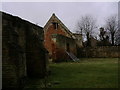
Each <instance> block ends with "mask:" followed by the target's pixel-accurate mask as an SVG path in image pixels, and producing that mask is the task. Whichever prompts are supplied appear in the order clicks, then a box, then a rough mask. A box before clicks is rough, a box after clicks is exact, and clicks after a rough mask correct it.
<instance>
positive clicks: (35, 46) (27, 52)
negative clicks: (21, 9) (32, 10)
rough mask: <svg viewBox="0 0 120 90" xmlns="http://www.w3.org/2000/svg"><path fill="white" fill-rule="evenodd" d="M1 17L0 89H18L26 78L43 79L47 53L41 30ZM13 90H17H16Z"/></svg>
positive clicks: (17, 18)
mask: <svg viewBox="0 0 120 90" xmlns="http://www.w3.org/2000/svg"><path fill="white" fill-rule="evenodd" d="M1 13H2V88H3V90H4V89H5V88H20V87H22V86H24V81H25V78H26V77H39V78H43V77H44V76H45V74H46V71H47V65H46V64H47V54H48V52H47V50H46V49H45V48H44V44H43V40H44V32H43V28H42V27H40V26H37V25H35V24H32V23H30V22H28V21H25V20H22V19H21V18H19V17H16V16H12V15H9V14H6V13H3V12H1ZM16 90H17V89H16Z"/></svg>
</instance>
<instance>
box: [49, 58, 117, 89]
mask: <svg viewBox="0 0 120 90" xmlns="http://www.w3.org/2000/svg"><path fill="white" fill-rule="evenodd" d="M50 68H51V71H52V72H51V75H50V77H49V81H50V82H51V88H117V87H118V59H117V58H86V59H85V58H84V59H81V60H80V61H79V62H78V63H76V62H62V63H52V64H50Z"/></svg>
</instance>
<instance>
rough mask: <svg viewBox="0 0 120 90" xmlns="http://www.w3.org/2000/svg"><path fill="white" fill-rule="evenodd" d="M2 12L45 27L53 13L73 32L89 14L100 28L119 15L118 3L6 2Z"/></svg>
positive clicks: (3, 4)
mask: <svg viewBox="0 0 120 90" xmlns="http://www.w3.org/2000/svg"><path fill="white" fill-rule="evenodd" d="M2 11H4V12H7V13H9V14H12V15H15V16H19V17H20V18H23V19H25V20H28V21H30V22H32V23H35V24H38V25H39V26H42V27H44V25H45V24H46V23H47V21H48V19H49V18H50V17H51V15H52V14H53V13H55V14H56V16H57V17H58V18H59V19H60V20H61V21H62V22H63V23H64V24H65V25H66V26H67V27H68V28H69V29H70V30H71V31H75V29H76V23H77V21H78V20H79V19H80V17H81V16H84V15H86V14H89V15H91V16H93V17H94V18H96V19H97V24H98V25H99V26H102V25H104V22H105V19H106V18H107V17H109V16H110V15H113V14H117V13H118V3H117V2H76V3H73V2H63V3H62V2H56V3H55V2H13V3H12V2H4V3H2Z"/></svg>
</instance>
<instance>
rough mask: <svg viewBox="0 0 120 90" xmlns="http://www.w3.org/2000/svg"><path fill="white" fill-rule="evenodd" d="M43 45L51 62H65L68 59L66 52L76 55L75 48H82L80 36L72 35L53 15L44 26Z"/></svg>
mask: <svg viewBox="0 0 120 90" xmlns="http://www.w3.org/2000/svg"><path fill="white" fill-rule="evenodd" d="M44 45H45V48H46V49H47V50H48V52H49V56H50V58H52V60H53V61H55V62H59V61H65V60H68V59H69V56H68V55H67V53H66V51H67V52H69V53H73V54H74V55H77V50H76V49H77V48H78V47H79V48H80V47H82V36H81V35H80V34H74V33H72V32H71V31H70V30H69V29H68V28H67V27H66V26H65V25H64V24H63V23H62V22H61V21H60V20H59V19H58V17H57V16H56V15H55V14H53V15H52V16H51V18H50V19H49V20H48V22H47V23H46V25H45V26H44Z"/></svg>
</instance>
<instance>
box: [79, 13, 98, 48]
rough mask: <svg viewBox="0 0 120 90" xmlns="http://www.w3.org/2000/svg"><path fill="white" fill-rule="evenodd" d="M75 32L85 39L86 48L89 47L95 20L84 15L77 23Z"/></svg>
mask: <svg viewBox="0 0 120 90" xmlns="http://www.w3.org/2000/svg"><path fill="white" fill-rule="evenodd" d="M77 28H78V30H77V32H79V33H81V34H82V35H83V36H85V37H86V39H87V46H89V45H90V37H91V36H92V34H93V29H95V28H96V20H95V19H94V18H93V17H92V16H90V15H86V16H83V17H81V19H80V20H79V21H78V23H77Z"/></svg>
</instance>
